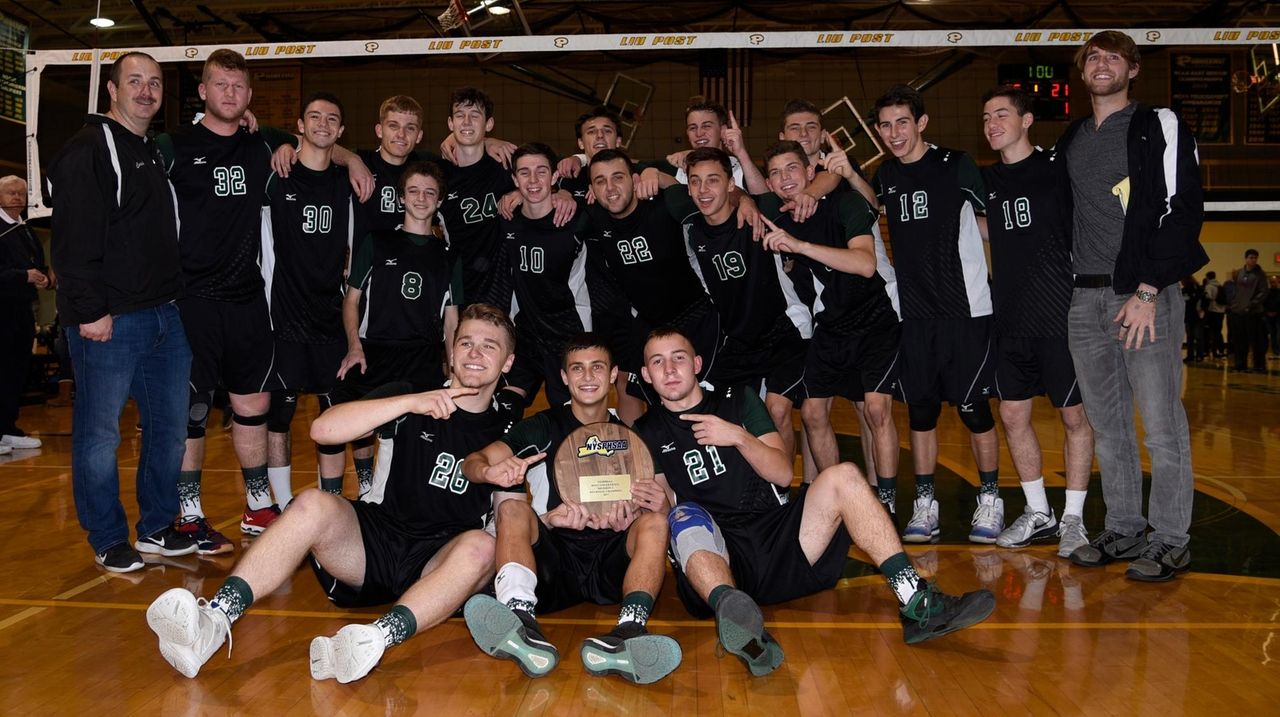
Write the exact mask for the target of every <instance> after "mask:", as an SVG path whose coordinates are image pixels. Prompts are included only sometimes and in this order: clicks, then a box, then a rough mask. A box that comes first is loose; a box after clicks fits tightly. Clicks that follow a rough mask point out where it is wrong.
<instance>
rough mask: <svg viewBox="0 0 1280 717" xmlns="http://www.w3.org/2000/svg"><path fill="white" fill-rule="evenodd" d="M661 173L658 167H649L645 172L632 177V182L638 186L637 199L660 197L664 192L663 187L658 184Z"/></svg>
mask: <svg viewBox="0 0 1280 717" xmlns="http://www.w3.org/2000/svg"><path fill="white" fill-rule="evenodd" d="M659 174H661V172H659V171H658V169H657V167H649V168H647V169H645V170H644V171H643V172H641V173H639V174H636V175H632V177H631V178H632V181H633V182H634V183H635V186H636V199H641V200H643V199H652V198H653V197H656V196H658V192H660V191H662V187H661V186H659V184H658V175H659Z"/></svg>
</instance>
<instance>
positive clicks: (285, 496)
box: [267, 465, 293, 510]
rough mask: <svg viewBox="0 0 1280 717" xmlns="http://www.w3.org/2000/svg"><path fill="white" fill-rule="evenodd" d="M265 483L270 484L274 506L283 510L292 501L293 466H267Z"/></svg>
mask: <svg viewBox="0 0 1280 717" xmlns="http://www.w3.org/2000/svg"><path fill="white" fill-rule="evenodd" d="M267 481H268V482H270V483H271V493H272V494H273V495H275V497H276V505H278V506H280V510H284V509H285V507H286V506H288V505H289V503H290V502H292V501H293V466H292V465H287V466H268V467H267Z"/></svg>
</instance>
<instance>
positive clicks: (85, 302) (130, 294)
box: [49, 52, 196, 572]
mask: <svg viewBox="0 0 1280 717" xmlns="http://www.w3.org/2000/svg"><path fill="white" fill-rule="evenodd" d="M163 89H164V88H163V84H162V79H161V73H160V65H159V64H157V63H156V61H155V60H154V59H152V58H151V57H150V56H149V55H146V54H143V53H139V52H130V53H127V54H125V55H122V56H121V57H120V58H119V59H118V60H116V62H115V63H114V64H113V65H112V66H111V78H110V80H108V82H107V92H108V93H109V94H110V95H111V109H110V111H108V112H107V114H105V115H90V116H89V117H88V118H87V119H86V120H85V126H84V128H82V129H81V130H80V131H79V132H77V133H76V135H75V136H74V137H72V138H71V140H70V141H69V142H67V144H66V146H64V147H63V148H62V150H61V151H59V152H58V154H57V156H55V157H54V159H53V162H52V163H51V164H50V167H49V182H50V187H49V189H50V193H51V195H52V197H53V243H52V254H53V264H54V266H55V267H57V269H58V276H59V290H58V312H59V315H60V317H61V319H62V324H63V326H64V327H65V330H66V332H67V344H68V348H69V349H70V351H71V360H72V363H73V364H74V365H75V370H76V402H75V409H74V413H73V415H72V433H71V482H72V486H73V488H74V490H75V500H76V513H77V515H78V516H79V518H80V526H81V527H83V528H84V529H85V530H86V531H88V533H89V544H90V545H92V546H93V551H94V553H95V554H96V556H97V561H98V563H99V564H100V565H102V566H103V567H105V568H106V569H107V570H111V571H115V572H128V571H131V570H138V569H140V568H141V567H142V565H143V563H142V557H141V555H139V551H141V552H146V553H155V554H160V555H186V554H188V553H192V552H195V549H196V544H195V542H194V541H193V540H192V539H190V538H188V537H186V536H184V535H182V534H180V533H178V532H177V531H175V530H174V529H173V528H172V522H173V519H174V517H175V516H176V515H177V513H178V489H177V479H178V469H179V468H180V467H181V462H182V452H183V448H184V446H185V439H186V435H187V434H186V413H187V395H188V392H187V382H188V378H189V376H190V373H191V349H190V348H189V347H188V345H187V337H186V333H185V332H184V331H183V329H182V321H181V319H180V318H179V317H178V309H177V307H176V306H175V305H174V303H173V302H174V299H176V298H178V295H179V293H180V292H181V290H182V272H181V269H180V267H179V264H178V227H177V214H176V213H175V210H174V205H173V193H172V190H171V189H170V187H169V180H168V179H167V178H166V176H165V170H164V164H163V162H162V161H161V158H160V153H159V152H158V151H156V147H155V144H154V143H152V142H151V141H149V140H148V139H147V137H146V132H147V128H148V126H150V124H151V118H152V117H154V116H155V114H156V112H157V111H159V109H160V101H161V98H162V95H163ZM130 396H133V398H134V400H135V401H136V402H137V405H138V414H139V420H140V424H139V425H140V426H141V428H142V451H141V456H140V461H139V464H138V475H137V494H138V508H139V512H140V517H139V520H138V525H137V530H138V540H137V542H135V543H134V544H133V546H130V545H129V527H128V525H127V524H126V523H125V514H124V506H122V505H121V503H120V496H119V493H120V476H119V470H118V467H117V465H116V448H117V447H118V446H119V444H120V413H121V412H122V411H123V410H124V405H125V401H126V400H128V398H129V397H130ZM135 548H136V550H135Z"/></svg>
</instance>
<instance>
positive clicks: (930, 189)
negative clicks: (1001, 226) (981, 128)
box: [871, 145, 991, 319]
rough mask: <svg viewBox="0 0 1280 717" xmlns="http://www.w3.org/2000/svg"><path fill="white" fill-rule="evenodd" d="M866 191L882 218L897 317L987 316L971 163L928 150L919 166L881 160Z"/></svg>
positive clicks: (981, 197) (979, 201)
mask: <svg viewBox="0 0 1280 717" xmlns="http://www.w3.org/2000/svg"><path fill="white" fill-rule="evenodd" d="M871 186H872V187H873V188H874V189H875V191H876V196H877V197H879V198H880V204H881V206H883V207H884V212H885V215H886V216H887V217H888V219H889V241H891V242H892V243H893V265H894V269H895V270H896V272H897V278H898V295H899V298H900V300H901V308H902V318H904V319H954V318H969V317H975V316H988V315H990V314H991V290H990V288H989V287H988V275H987V259H986V254H985V253H984V252H983V248H982V235H981V234H980V233H979V232H978V222H977V218H976V214H975V212H976V211H979V210H982V209H983V208H984V207H985V202H986V197H987V195H986V191H985V190H984V189H983V186H982V177H981V175H980V174H979V173H978V166H977V165H976V164H974V163H973V159H972V158H970V157H969V155H967V154H965V153H964V152H960V151H958V150H954V149H945V148H942V147H935V146H933V145H929V147H928V149H927V150H925V153H924V156H923V157H921V158H920V159H919V160H918V161H915V162H912V163H910V164H903V163H902V162H901V161H899V160H898V159H897V158H890V159H888V160H885V162H884V164H882V165H881V166H880V169H879V170H878V171H877V172H876V176H875V178H874V179H873V180H872V183H871Z"/></svg>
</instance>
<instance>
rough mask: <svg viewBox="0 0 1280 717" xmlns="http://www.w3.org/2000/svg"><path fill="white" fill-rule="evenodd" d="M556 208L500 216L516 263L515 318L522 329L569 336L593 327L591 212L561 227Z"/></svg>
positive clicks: (504, 245)
mask: <svg viewBox="0 0 1280 717" xmlns="http://www.w3.org/2000/svg"><path fill="white" fill-rule="evenodd" d="M553 219H554V213H548V214H547V215H546V216H544V217H539V218H538V219H529V218H527V217H525V216H524V215H522V214H521V213H520V211H519V210H517V211H516V214H515V216H514V217H512V219H511V220H510V221H507V220H506V219H499V220H498V221H499V226H500V229H501V235H502V237H503V239H502V247H501V250H502V251H504V252H505V253H506V257H507V259H506V260H507V266H509V267H510V268H511V278H512V286H513V289H514V291H513V298H512V301H511V320H512V321H513V322H514V323H515V325H516V328H517V329H518V330H520V332H521V333H522V334H523V335H526V336H530V335H531V336H535V337H537V338H539V339H541V338H546V339H552V338H555V339H567V338H569V337H571V336H573V335H574V334H577V333H581V332H583V331H589V330H591V299H590V296H588V293H587V269H586V261H587V248H586V246H585V242H584V241H583V239H582V236H583V233H584V230H585V227H586V217H585V216H583V215H581V214H579V215H577V216H575V217H574V219H573V221H572V222H571V223H570V224H568V225H566V226H563V227H557V226H556V225H555V224H554V222H553Z"/></svg>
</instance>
